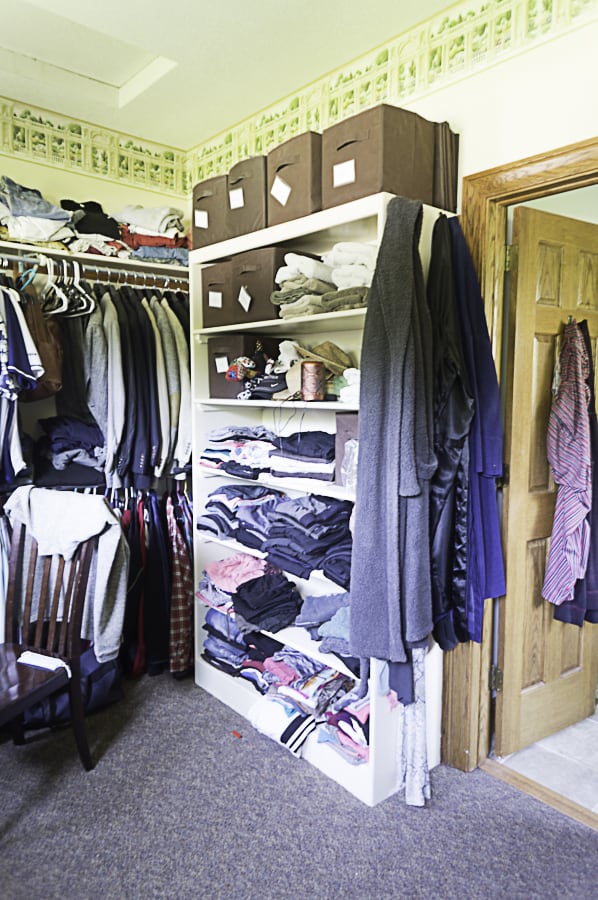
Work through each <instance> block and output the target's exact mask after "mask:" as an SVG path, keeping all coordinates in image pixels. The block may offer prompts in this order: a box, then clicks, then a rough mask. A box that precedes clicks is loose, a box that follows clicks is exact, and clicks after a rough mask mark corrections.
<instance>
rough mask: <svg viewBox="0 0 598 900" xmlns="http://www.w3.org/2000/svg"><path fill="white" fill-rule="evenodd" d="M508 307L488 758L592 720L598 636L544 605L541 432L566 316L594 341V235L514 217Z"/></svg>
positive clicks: (546, 473) (584, 227)
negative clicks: (495, 676)
mask: <svg viewBox="0 0 598 900" xmlns="http://www.w3.org/2000/svg"><path fill="white" fill-rule="evenodd" d="M513 224H514V228H513V242H514V244H515V245H517V248H518V252H517V256H516V258H517V265H516V269H515V271H514V272H513V273H512V284H511V297H510V303H509V327H508V329H507V332H508V335H509V337H508V340H509V348H508V359H507V398H508V400H507V408H506V431H505V448H506V452H507V460H508V462H509V472H510V478H509V484H508V485H507V486H506V487H505V489H504V504H503V509H504V519H503V521H504V542H505V550H506V566H507V594H506V596H505V597H504V598H502V599H501V601H500V603H499V617H500V619H499V622H500V627H499V666H500V667H501V668H502V670H503V690H502V692H499V693H498V694H497V698H496V752H497V754H498V755H499V756H504V755H506V754H508V753H512V752H514V751H515V750H518V749H520V748H521V747H525V746H527V745H528V744H530V743H533V742H534V741H537V740H539V739H540V738H542V737H545V736H546V735H548V734H552V733H553V732H554V731H558V730H559V729H561V728H565V727H566V726H568V725H571V724H573V722H576V721H578V720H579V719H582V718H584V717H586V716H588V715H591V714H592V713H593V711H594V704H595V690H596V676H597V666H598V625H590V624H587V623H586V624H585V625H584V627H583V628H578V627H577V626H575V625H568V624H564V623H562V622H558V621H555V620H554V619H553V607H552V604H550V603H548V602H547V601H545V600H543V599H542V594H541V591H542V584H543V581H544V572H545V569H546V562H547V559H548V551H549V546H550V534H551V531H552V520H553V514H554V504H555V498H556V485H555V483H554V481H553V479H552V475H551V471H550V466H549V464H548V461H547V458H546V432H547V425H548V417H549V413H550V405H551V397H552V394H551V389H552V379H553V372H554V366H555V362H556V360H557V359H558V355H559V353H560V343H561V338H560V335H561V333H562V330H563V326H564V325H565V323H566V322H567V320H568V317H569V316H572V317H573V318H575V319H577V320H578V321H581V320H582V319H587V320H588V327H589V331H590V335H591V337H592V343H593V355H594V365H596V346H597V341H598V226H597V225H589V224H587V223H583V222H577V221H574V220H572V219H567V218H564V217H562V216H555V215H552V214H550V213H544V212H539V211H537V210H533V209H527V208H523V207H521V208H518V209H516V210H515V215H514V223H513Z"/></svg>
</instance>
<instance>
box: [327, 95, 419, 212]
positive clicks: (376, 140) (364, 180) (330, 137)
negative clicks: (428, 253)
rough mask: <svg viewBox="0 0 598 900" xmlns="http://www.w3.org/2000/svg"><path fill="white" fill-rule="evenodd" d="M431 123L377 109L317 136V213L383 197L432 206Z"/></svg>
mask: <svg viewBox="0 0 598 900" xmlns="http://www.w3.org/2000/svg"><path fill="white" fill-rule="evenodd" d="M434 145H435V128H434V122H429V121H428V120H427V119H424V118H423V117H422V116H419V115H418V114H417V113H414V112H411V111H409V110H405V109H401V108H400V107H397V106H389V105H388V104H385V103H383V104H381V105H379V106H374V107H372V109H367V110H365V111H364V112H361V113H358V114H357V115H355V116H351V117H350V118H348V119H345V120H344V121H342V122H338V123H337V124H336V125H332V126H331V127H330V128H327V129H326V130H325V131H324V133H323V135H322V208H323V209H328V208H329V207H331V206H337V205H338V204H339V203H348V202H349V201H351V200H357V199H359V198H360V197H366V196H367V195H369V194H377V193H379V192H380V191H388V192H389V193H391V194H400V195H402V196H404V197H412V198H413V199H417V200H421V201H422V202H423V203H427V204H430V205H433V200H434V152H435V151H434Z"/></svg>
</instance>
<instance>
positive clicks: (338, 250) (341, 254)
mask: <svg viewBox="0 0 598 900" xmlns="http://www.w3.org/2000/svg"><path fill="white" fill-rule="evenodd" d="M377 256H378V248H377V247H376V246H375V245H374V244H364V243H358V242H356V241H341V242H340V243H338V244H335V245H334V247H333V248H332V250H330V251H329V252H328V253H325V254H324V256H323V257H322V260H323V262H324V263H326V265H327V266H332V268H336V267H337V266H344V265H350V264H361V265H364V266H368V267H369V268H372V269H373V268H375V266H376V257H377Z"/></svg>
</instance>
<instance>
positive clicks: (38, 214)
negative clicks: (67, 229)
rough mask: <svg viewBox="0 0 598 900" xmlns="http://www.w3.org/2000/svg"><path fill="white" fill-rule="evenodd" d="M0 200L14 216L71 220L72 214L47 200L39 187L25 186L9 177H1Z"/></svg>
mask: <svg viewBox="0 0 598 900" xmlns="http://www.w3.org/2000/svg"><path fill="white" fill-rule="evenodd" d="M0 201H1V202H2V203H4V204H5V205H6V206H7V207H8V208H9V210H10V213H11V215H13V216H32V217H33V218H36V219H55V220H57V221H59V222H69V221H70V219H71V214H70V212H69V211H68V210H66V209H61V208H60V207H59V206H56V205H55V204H54V203H50V201H49V200H46V199H45V198H44V197H43V196H42V194H41V193H40V191H38V190H37V188H28V187H24V185H22V184H18V183H17V182H16V181H13V180H12V178H9V177H8V175H2V177H0Z"/></svg>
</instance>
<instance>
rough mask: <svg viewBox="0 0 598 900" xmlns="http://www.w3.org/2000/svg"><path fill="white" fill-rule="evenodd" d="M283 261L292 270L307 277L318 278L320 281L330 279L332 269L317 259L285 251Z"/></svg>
mask: <svg viewBox="0 0 598 900" xmlns="http://www.w3.org/2000/svg"><path fill="white" fill-rule="evenodd" d="M284 261H285V263H286V265H287V266H288V267H289V268H290V269H293V271H294V272H297V273H300V274H301V275H307V277H308V278H319V279H320V281H332V278H331V275H332V270H331V268H330V266H325V265H324V263H321V262H320V261H319V260H318V259H312V258H311V257H310V256H301V255H300V254H299V253H286V254H285V258H284Z"/></svg>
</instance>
